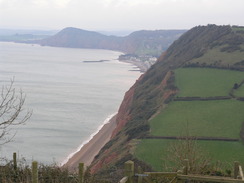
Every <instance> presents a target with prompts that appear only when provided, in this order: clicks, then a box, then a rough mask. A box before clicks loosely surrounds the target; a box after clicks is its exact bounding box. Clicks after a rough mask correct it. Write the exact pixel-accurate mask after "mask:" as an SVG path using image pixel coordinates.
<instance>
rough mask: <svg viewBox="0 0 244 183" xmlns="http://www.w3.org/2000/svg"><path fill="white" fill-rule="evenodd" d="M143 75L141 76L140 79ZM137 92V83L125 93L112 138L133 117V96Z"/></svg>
mask: <svg viewBox="0 0 244 183" xmlns="http://www.w3.org/2000/svg"><path fill="white" fill-rule="evenodd" d="M142 77H143V75H142V76H141V77H140V78H139V80H140V79H141V78H142ZM134 92H135V84H134V85H133V86H132V87H131V88H130V89H129V90H128V91H127V92H126V93H125V96H124V99H123V101H122V103H121V105H120V108H119V111H118V114H117V118H116V122H117V127H116V128H115V129H114V131H113V134H112V136H111V139H112V138H113V137H115V136H116V134H117V133H118V132H119V131H120V130H121V129H122V128H123V127H124V126H125V124H126V123H127V122H128V121H129V120H130V119H131V117H130V106H131V103H132V101H133V96H134Z"/></svg>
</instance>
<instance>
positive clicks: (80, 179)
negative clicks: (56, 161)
mask: <svg viewBox="0 0 244 183" xmlns="http://www.w3.org/2000/svg"><path fill="white" fill-rule="evenodd" d="M83 181H84V163H79V183H83Z"/></svg>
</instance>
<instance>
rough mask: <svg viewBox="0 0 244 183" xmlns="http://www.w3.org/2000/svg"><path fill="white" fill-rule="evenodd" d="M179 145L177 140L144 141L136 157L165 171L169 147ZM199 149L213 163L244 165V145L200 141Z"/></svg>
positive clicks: (140, 144)
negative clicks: (237, 163) (237, 162)
mask: <svg viewBox="0 0 244 183" xmlns="http://www.w3.org/2000/svg"><path fill="white" fill-rule="evenodd" d="M174 143H177V141H176V140H161V139H144V140H142V141H141V142H140V143H139V144H138V146H137V149H136V152H135V155H136V157H137V158H138V159H140V160H143V161H145V162H147V163H148V164H149V165H151V166H152V168H153V169H154V170H155V171H162V170H164V164H165V163H166V164H169V163H170V162H168V161H167V159H168V157H169V156H170V154H169V152H168V150H169V147H170V146H171V145H172V144H174ZM197 144H198V145H199V147H200V148H201V149H202V150H203V151H204V152H205V153H206V154H207V157H208V158H209V159H210V160H211V159H213V160H214V161H213V163H215V162H217V161H221V162H222V163H223V164H225V165H226V164H230V165H231V166H232V164H233V162H234V161H239V162H241V163H242V164H244V155H243V152H244V145H243V144H242V143H240V142H217V141H198V142H197Z"/></svg>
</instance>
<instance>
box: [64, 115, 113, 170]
mask: <svg viewBox="0 0 244 183" xmlns="http://www.w3.org/2000/svg"><path fill="white" fill-rule="evenodd" d="M116 114H117V112H116V113H113V114H111V115H109V116H108V117H107V118H106V119H105V120H104V121H103V123H102V124H101V125H100V126H99V127H98V128H97V130H96V131H95V132H94V133H92V134H91V135H90V136H89V138H88V139H87V140H85V141H84V142H83V143H82V144H81V145H80V146H79V147H78V148H77V149H76V150H75V151H74V152H72V153H70V154H69V155H68V156H67V158H65V160H63V161H62V162H61V166H63V165H65V164H66V163H67V162H68V161H69V160H70V159H71V158H72V157H73V156H74V155H75V154H76V153H78V152H79V151H80V150H81V148H82V147H83V146H84V145H86V144H88V143H89V142H90V141H91V140H92V138H93V137H94V136H95V135H96V134H98V133H99V131H100V130H101V129H102V128H103V126H104V125H106V124H108V123H110V120H111V119H112V118H113V117H114V116H115V115H116Z"/></svg>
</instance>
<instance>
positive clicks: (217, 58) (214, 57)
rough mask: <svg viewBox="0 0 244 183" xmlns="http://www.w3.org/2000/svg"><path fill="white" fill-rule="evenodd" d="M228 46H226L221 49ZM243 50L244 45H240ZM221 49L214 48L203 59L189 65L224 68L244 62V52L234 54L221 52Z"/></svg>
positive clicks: (197, 59)
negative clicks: (214, 65) (216, 65)
mask: <svg viewBox="0 0 244 183" xmlns="http://www.w3.org/2000/svg"><path fill="white" fill-rule="evenodd" d="M225 46H228V45H224V46H222V47H221V48H223V47H225ZM239 46H240V47H241V48H242V47H243V44H241V45H239ZM221 48H213V49H209V50H208V51H207V52H206V53H205V54H204V55H203V56H202V57H199V58H195V59H193V60H191V61H190V62H189V63H199V64H203V63H205V64H208V65H212V64H214V63H216V64H218V65H222V66H228V65H234V64H235V63H238V62H240V61H242V60H243V58H244V52H243V51H240V50H237V51H234V52H231V53H229V52H221V51H220V49H221Z"/></svg>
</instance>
